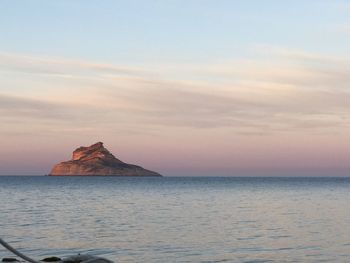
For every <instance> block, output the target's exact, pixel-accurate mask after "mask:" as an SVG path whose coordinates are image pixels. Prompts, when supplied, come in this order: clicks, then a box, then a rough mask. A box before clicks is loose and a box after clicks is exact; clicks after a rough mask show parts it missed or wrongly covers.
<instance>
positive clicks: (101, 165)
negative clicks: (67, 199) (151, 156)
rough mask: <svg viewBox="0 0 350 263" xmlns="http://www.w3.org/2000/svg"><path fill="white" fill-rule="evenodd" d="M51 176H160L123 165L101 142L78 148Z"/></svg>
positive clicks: (53, 169) (55, 167)
mask: <svg viewBox="0 0 350 263" xmlns="http://www.w3.org/2000/svg"><path fill="white" fill-rule="evenodd" d="M49 175H51V176H67V175H72V176H161V175H160V174H158V173H156V172H153V171H149V170H146V169H144V168H142V167H140V166H137V165H133V164H127V163H124V162H122V161H120V160H118V159H117V158H115V157H114V155H113V154H111V153H110V152H109V151H108V150H107V149H106V148H105V147H104V146H103V143H102V142H98V143H95V144H93V145H91V146H89V147H79V148H78V149H76V150H75V151H74V152H73V157H72V159H71V160H69V161H66V162H61V163H59V164H56V165H55V166H54V167H53V168H52V171H51V172H50V174H49Z"/></svg>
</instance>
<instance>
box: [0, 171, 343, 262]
mask: <svg viewBox="0 0 350 263" xmlns="http://www.w3.org/2000/svg"><path fill="white" fill-rule="evenodd" d="M0 237H1V238H2V239H4V240H5V241H7V242H8V243H9V244H11V245H12V246H13V247H15V248H16V249H18V250H19V251H20V252H22V253H24V254H26V255H27V256H30V257H32V258H34V259H38V260H39V259H43V258H45V257H49V256H57V257H61V258H64V257H66V256H70V255H74V254H77V253H84V254H91V255H95V256H101V257H105V258H108V259H110V260H112V261H114V262H116V263H117V262H140V263H141V262H142V263H145V262H150V263H153V262H159V263H168V262H202V263H204V262H251V263H252V262H350V178H333V177H328V178H326V177H324V178H292V177H291V178H284V177H280V178H278V177H260V178H252V177H162V178H151V177H148V178H136V177H128V178H121V177H49V176H1V177H0ZM4 257H16V256H14V255H12V254H11V253H10V252H9V251H6V250H5V249H4V248H2V247H0V259H1V258H4ZM17 258H18V257H17Z"/></svg>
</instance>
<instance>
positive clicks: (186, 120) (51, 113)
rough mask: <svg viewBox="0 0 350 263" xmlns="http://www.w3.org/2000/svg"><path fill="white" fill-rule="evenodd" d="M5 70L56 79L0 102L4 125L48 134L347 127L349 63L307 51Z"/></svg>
mask: <svg viewBox="0 0 350 263" xmlns="http://www.w3.org/2000/svg"><path fill="white" fill-rule="evenodd" d="M267 57H268V58H269V59H266V58H267ZM0 70H3V71H14V72H17V74H23V73H25V74H29V75H34V80H35V81H36V82H37V83H38V85H43V83H42V81H43V77H42V74H44V75H45V74H49V75H50V76H51V77H52V79H53V81H52V82H50V90H51V91H50V93H48V95H46V97H45V96H42V93H41V92H42V91H38V92H37V93H36V92H35V87H32V88H31V92H32V94H31V97H29V96H27V95H26V96H24V95H19V94H18V93H16V92H13V91H8V90H7V91H4V92H2V95H1V96H0V113H1V116H0V119H2V120H6V121H7V122H9V121H10V120H12V122H13V121H14V120H15V121H20V120H29V119H30V120H31V121H32V122H33V123H34V124H35V125H39V124H40V125H41V126H40V127H44V129H45V127H46V128H48V127H50V130H52V128H53V127H55V128H56V129H57V130H62V131H65V130H67V127H69V126H70V125H71V124H72V122H74V125H75V126H76V127H81V128H83V129H87V130H88V129H91V130H94V129H97V128H100V129H101V128H103V129H105V130H113V131H119V130H121V129H128V130H130V131H132V130H134V131H136V130H138V131H139V130H142V129H144V130H152V129H151V128H152V127H153V128H154V129H155V127H163V128H165V129H174V128H189V129H204V128H210V129H216V128H229V129H231V130H232V132H234V133H237V134H246V135H249V134H250V135H253V134H263V133H269V132H281V131H306V130H318V131H327V132H328V130H332V131H337V130H338V129H339V128H340V127H343V128H348V126H349V125H348V123H349V118H350V109H349V107H348V105H350V92H349V88H348V84H347V83H349V82H350V74H349V73H350V72H349V70H350V60H349V59H347V58H337V57H333V56H328V55H319V54H313V53H307V52H305V51H297V50H287V49H279V48H266V49H265V50H260V55H259V56H257V57H256V59H255V60H251V59H250V60H248V59H240V60H234V61H225V62H221V63H216V64H215V63H212V64H210V65H183V66H174V67H173V68H171V67H164V68H162V67H159V68H157V69H156V68H147V69H144V68H131V67H123V66H115V65H111V64H104V63H92V62H88V61H77V60H67V59H50V58H45V59H43V58H39V57H33V56H30V57H27V56H17V55H6V54H2V55H0ZM183 71H186V74H184V78H183V79H179V76H181V73H182V72H183ZM172 72H174V73H173V74H174V77H172V76H173V75H172ZM68 75H72V79H71V78H66V77H64V76H68ZM188 75H191V79H188V78H187V76H188ZM91 76H93V77H94V78H93V79H92V77H91ZM175 76H176V77H175ZM22 77H23V85H26V77H25V76H22ZM62 78H63V79H64V81H63V82H62ZM76 78H79V81H80V82H79V83H77V82H76V80H75V79H76ZM55 79H56V80H57V81H55ZM34 83H35V82H34ZM45 84H46V82H45ZM31 85H33V84H31ZM44 86H45V85H44ZM62 86H63V88H62ZM87 87H88V88H87ZM73 93H74V94H75V96H73V95H72V94H73ZM33 96H34V97H35V96H36V99H35V98H33ZM72 97H73V99H72ZM38 98H39V99H38ZM35 125H34V126H35Z"/></svg>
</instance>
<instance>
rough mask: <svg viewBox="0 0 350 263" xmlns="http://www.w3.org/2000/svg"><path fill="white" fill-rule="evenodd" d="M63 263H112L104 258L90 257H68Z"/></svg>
mask: <svg viewBox="0 0 350 263" xmlns="http://www.w3.org/2000/svg"><path fill="white" fill-rule="evenodd" d="M62 262H63V263H113V261H110V260H108V259H106V258H100V257H95V256H91V255H80V254H79V255H76V256H70V257H68V258H65V259H63V260H62Z"/></svg>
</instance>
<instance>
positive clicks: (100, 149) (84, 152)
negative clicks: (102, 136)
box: [72, 142, 113, 161]
mask: <svg viewBox="0 0 350 263" xmlns="http://www.w3.org/2000/svg"><path fill="white" fill-rule="evenodd" d="M112 156H113V155H112V154H111V153H110V152H109V151H108V150H107V149H106V148H105V147H104V146H103V143H102V142H97V143H95V144H93V145H91V146H88V147H84V146H81V147H79V148H78V149H76V150H75V151H74V152H73V158H72V159H73V160H74V161H78V160H83V159H85V158H89V159H91V158H97V157H100V158H104V157H112Z"/></svg>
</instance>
